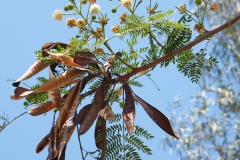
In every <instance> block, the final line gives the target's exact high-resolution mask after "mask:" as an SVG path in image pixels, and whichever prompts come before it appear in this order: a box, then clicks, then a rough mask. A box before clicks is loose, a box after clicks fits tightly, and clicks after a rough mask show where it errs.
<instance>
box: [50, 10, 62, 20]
mask: <svg viewBox="0 0 240 160" xmlns="http://www.w3.org/2000/svg"><path fill="white" fill-rule="evenodd" d="M52 17H53V19H55V20H56V21H61V20H62V17H63V15H62V11H61V10H55V11H54V12H53V15H52Z"/></svg>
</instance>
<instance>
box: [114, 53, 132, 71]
mask: <svg viewBox="0 0 240 160" xmlns="http://www.w3.org/2000/svg"><path fill="white" fill-rule="evenodd" d="M116 57H117V58H118V59H119V60H120V61H121V62H122V63H123V64H125V65H126V66H128V67H129V68H131V69H134V67H132V66H130V65H129V64H127V63H126V62H125V61H124V60H123V59H122V58H120V57H119V56H117V55H116Z"/></svg>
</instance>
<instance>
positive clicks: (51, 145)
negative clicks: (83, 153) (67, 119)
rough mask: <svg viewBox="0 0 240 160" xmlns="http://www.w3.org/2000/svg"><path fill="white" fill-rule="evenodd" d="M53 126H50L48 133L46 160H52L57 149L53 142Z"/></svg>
mask: <svg viewBox="0 0 240 160" xmlns="http://www.w3.org/2000/svg"><path fill="white" fill-rule="evenodd" d="M54 132H55V125H54V124H53V125H52V128H51V131H50V137H49V143H48V159H54V158H55V157H56V156H57V154H58V151H57V148H56V145H55V144H56V143H55V142H54V141H55V140H56V138H55V135H56V134H55V133H54Z"/></svg>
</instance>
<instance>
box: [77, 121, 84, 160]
mask: <svg viewBox="0 0 240 160" xmlns="http://www.w3.org/2000/svg"><path fill="white" fill-rule="evenodd" d="M77 136H78V142H79V146H80V151H81V155H82V159H83V160H84V159H85V158H84V155H83V151H82V149H83V148H82V143H81V140H80V135H78V124H77Z"/></svg>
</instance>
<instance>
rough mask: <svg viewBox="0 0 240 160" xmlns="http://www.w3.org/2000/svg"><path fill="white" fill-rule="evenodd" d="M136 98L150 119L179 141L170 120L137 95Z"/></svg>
mask: <svg viewBox="0 0 240 160" xmlns="http://www.w3.org/2000/svg"><path fill="white" fill-rule="evenodd" d="M132 93H133V92H132ZM133 94H134V96H135V97H136V99H137V101H138V102H139V103H140V104H141V106H142V107H143V109H144V110H145V111H146V112H147V114H148V115H149V117H151V118H152V120H153V121H154V122H155V123H156V124H157V125H158V126H159V127H160V128H162V130H164V131H165V132H166V133H168V134H170V135H171V136H173V137H175V138H177V139H179V138H178V137H177V136H176V134H175V133H174V131H173V129H172V126H171V124H170V121H169V120H168V118H167V117H166V116H165V115H164V114H163V113H162V112H160V111H159V110H158V109H156V108H155V107H153V106H151V105H150V104H148V103H147V102H145V101H144V100H143V99H141V98H140V97H138V96H137V95H136V94H135V93H133Z"/></svg>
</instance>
